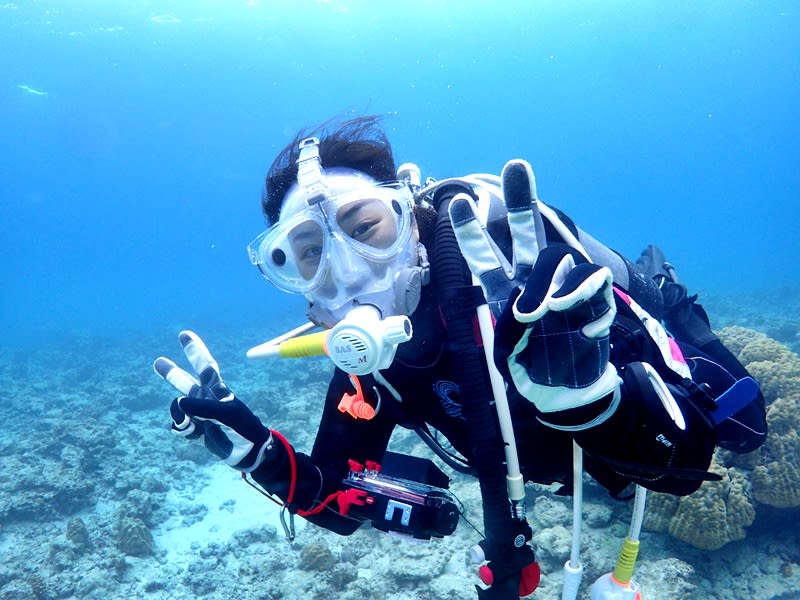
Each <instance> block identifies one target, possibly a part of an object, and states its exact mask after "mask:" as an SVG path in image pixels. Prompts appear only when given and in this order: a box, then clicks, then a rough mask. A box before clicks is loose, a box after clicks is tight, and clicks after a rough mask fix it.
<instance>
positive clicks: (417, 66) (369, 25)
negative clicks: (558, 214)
mask: <svg viewBox="0 0 800 600" xmlns="http://www.w3.org/2000/svg"><path fill="white" fill-rule="evenodd" d="M799 25H800V5H798V4H797V3H796V2H793V1H757V2H755V1H754V2H745V1H740V0H733V1H732V0H724V1H713V2H705V1H704V2H657V1H645V0H637V1H628V2H622V1H615V2H611V1H605V2H599V1H595V2H585V1H566V2H540V1H530V0H521V1H514V2H510V1H506V2H503V1H495V2H486V3H479V2H468V1H466V0H464V1H460V2H459V1H453V0H449V1H437V2H433V1H405V2H388V1H387V2H369V1H366V0H364V1H358V2H357V1H337V0H330V1H328V2H314V1H311V0H293V1H291V2H289V1H288V0H287V1H285V2H277V1H264V0H261V1H258V0H253V1H251V2H244V1H233V0H230V1H222V0H219V1H215V2H212V1H209V0H206V1H203V2H200V1H197V0H191V1H189V0H185V1H181V2H178V1H165V2H155V1H149V2H138V1H137V2H132V1H131V2H108V3H101V2H89V1H81V2H76V1H69V2H67V1H61V2H56V1H38V2H34V1H29V2H24V1H18V2H15V3H12V2H9V3H5V4H3V5H2V6H0V55H1V56H2V59H3V60H2V61H0V107H2V110H0V131H2V135H0V226H1V227H2V233H3V236H2V243H0V282H2V283H1V284H0V285H2V288H0V289H1V290H2V291H0V332H2V341H1V343H3V344H7V343H10V344H16V343H24V342H26V341H28V340H37V339H41V338H42V336H52V335H61V334H63V333H64V332H75V331H82V332H88V333H91V334H94V335H110V336H119V335H124V334H127V333H129V332H132V331H147V330H157V329H158V328H160V327H163V326H170V327H172V326H191V327H195V328H198V329H200V330H202V328H203V327H204V326H210V325H211V324H214V325H217V324H224V325H233V326H236V325H240V324H249V325H254V326H256V327H263V328H264V330H265V333H266V332H270V333H272V329H274V328H275V322H276V321H288V320H292V319H294V320H296V321H298V322H300V321H301V320H302V312H303V310H302V302H300V301H299V299H297V298H290V297H287V296H285V295H283V294H281V293H279V292H277V291H275V290H273V289H271V288H270V287H269V285H268V284H267V283H266V282H264V281H263V280H262V279H261V278H260V276H259V275H258V274H257V272H256V270H255V269H253V268H252V267H251V266H250V265H249V262H248V260H247V256H246V253H245V246H246V244H247V243H248V242H249V241H250V240H251V239H252V238H253V237H255V236H256V235H257V234H258V233H259V232H260V231H261V230H262V229H263V221H262V218H261V215H260V210H259V195H260V191H261V185H262V181H263V176H264V174H265V172H266V169H267V167H268V166H269V164H270V163H271V161H272V158H273V157H274V155H275V154H276V152H277V151H278V150H279V149H280V148H282V147H283V146H284V145H285V144H286V143H287V142H288V140H289V139H291V137H292V136H293V135H294V133H295V131H296V130H297V129H298V128H300V127H303V126H305V125H310V124H315V123H318V122H320V121H323V120H325V119H328V118H330V117H332V116H335V115H350V114H354V113H380V114H385V115H386V121H385V124H386V126H387V128H388V130H389V131H390V133H391V137H392V140H393V142H394V147H395V153H396V156H397V158H398V162H403V161H413V162H416V163H418V164H419V165H420V166H421V168H422V170H423V173H424V175H426V176H427V175H431V176H436V177H443V176H451V175H459V174H466V173H469V172H475V171H488V172H495V173H497V172H499V171H500V169H501V168H502V166H503V163H504V162H505V161H506V160H508V159H510V158H514V157H524V158H527V159H528V160H530V161H531V163H532V164H533V166H534V169H535V170H536V173H537V177H538V187H539V193H540V196H541V197H542V199H543V200H545V201H546V202H549V203H551V204H554V205H556V206H559V207H560V208H562V209H564V210H565V211H566V212H568V213H569V214H570V215H571V216H572V217H573V218H574V219H575V220H576V221H577V222H578V223H579V224H580V225H581V226H582V227H584V228H585V229H587V230H588V231H590V232H591V233H593V234H594V235H595V236H596V237H598V238H599V239H601V240H603V241H605V242H606V243H608V244H609V245H611V246H612V247H614V248H617V249H618V250H620V251H622V252H624V253H627V254H629V255H633V256H634V257H635V256H636V255H637V254H638V252H639V251H640V250H641V248H642V247H644V246H645V245H646V244H647V243H649V242H657V243H659V244H660V245H661V246H662V247H664V249H665V250H666V251H667V255H668V258H670V259H671V261H672V262H673V263H675V264H676V265H677V267H678V271H679V274H680V275H681V276H682V278H683V279H684V280H686V281H687V282H688V283H690V285H691V286H692V287H693V288H699V289H706V290H713V291H717V292H725V293H737V292H739V291H742V292H746V291H750V290H754V289H758V288H763V287H767V288H770V287H773V286H778V285H779V284H780V285H782V286H783V285H785V284H787V283H788V284H790V285H795V286H797V285H800V267H798V264H797V260H796V253H797V250H796V241H795V234H796V231H797V227H798V222H800V218H799V217H800V210H799V209H798V200H800V197H799V196H800V193H799V192H798V190H799V189H800V185H799V184H800V151H799V150H798V148H799V147H800V146H799V145H798V143H797V140H798V139H799V138H800V123H799V122H798V107H800V35H798V30H800V27H798V26H799Z"/></svg>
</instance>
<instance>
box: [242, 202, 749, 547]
mask: <svg viewBox="0 0 800 600" xmlns="http://www.w3.org/2000/svg"><path fill="white" fill-rule="evenodd" d="M559 214H560V213H559ZM560 216H561V217H562V220H563V221H564V222H565V223H567V224H568V225H569V227H570V229H571V230H573V231H575V232H577V231H578V230H577V228H575V227H574V225H573V224H572V223H571V221H569V219H568V218H566V217H564V216H563V215H560ZM547 237H548V244H557V243H563V241H562V240H561V239H560V237H559V235H558V234H557V233H556V232H555V231H554V230H552V228H548V229H547ZM423 242H427V243H426V247H428V248H429V249H431V248H433V244H432V242H431V240H425V239H423ZM610 255H611V253H610V252H609V256H610ZM614 256H616V255H614ZM592 258H593V260H595V262H598V263H600V264H604V263H603V260H602V258H603V256H593V257H592ZM598 259H599V260H598ZM617 260H619V258H618V257H617ZM431 262H432V273H431V279H432V283H431V284H430V285H428V286H426V287H425V288H424V289H423V294H422V299H421V302H420V305H419V307H418V308H417V309H416V310H415V311H414V313H413V314H412V315H411V317H410V318H411V321H412V324H413V330H414V335H413V338H412V340H411V341H410V342H407V343H404V344H401V345H400V346H399V347H398V349H397V354H396V357H395V360H394V362H393V363H392V365H391V367H390V368H389V369H387V370H384V371H382V376H383V377H384V378H385V380H386V381H387V382H388V383H389V384H390V385H391V386H392V387H393V388H394V394H396V395H399V396H400V398H401V400H400V401H398V400H397V399H396V398H395V396H394V394H393V391H390V390H389V389H387V387H385V386H384V385H381V384H380V383H378V382H377V381H376V380H375V379H374V378H373V377H372V376H366V377H361V378H360V380H361V383H362V387H363V389H364V392H365V394H367V398H368V400H369V402H370V403H371V404H373V405H377V403H378V397H377V395H380V409H379V410H378V412H377V414H376V416H375V417H374V418H373V419H372V420H369V421H365V420H361V419H358V420H357V419H355V418H353V417H352V416H350V415H349V414H347V413H342V412H340V411H339V410H338V408H337V406H338V404H339V401H340V399H341V398H342V395H343V394H345V393H353V392H354V391H355V390H354V387H353V385H352V384H351V382H350V380H349V377H348V375H347V374H346V373H344V372H343V371H341V370H338V369H337V370H336V371H335V373H334V375H333V378H332V380H331V382H330V385H329V388H328V392H327V397H326V400H325V406H324V409H323V412H322V418H321V421H320V424H319V428H318V431H317V436H316V441H315V443H314V447H313V450H312V451H311V454H310V455H306V454H302V453H299V452H298V453H296V455H295V461H294V464H295V465H296V466H295V467H294V472H295V474H294V477H295V491H294V498H293V501H292V503H291V506H290V510H298V509H299V510H307V509H309V508H311V507H312V506H313V505H314V504H315V503H319V502H321V501H322V500H324V499H325V498H326V497H328V495H329V494H331V493H333V492H335V491H337V490H339V489H341V487H342V486H341V482H342V480H343V478H344V477H345V476H346V475H347V473H348V470H349V467H348V460H349V459H353V460H356V461H358V462H360V463H362V464H363V463H365V462H366V461H368V460H370V461H377V462H380V461H381V459H382V457H383V455H384V452H385V450H386V448H387V445H388V443H389V438H390V436H391V435H392V432H393V430H394V428H395V427H397V426H398V425H401V426H414V425H417V424H421V423H424V424H427V425H428V426H430V427H431V428H433V429H435V430H437V431H438V432H439V433H440V434H441V435H442V436H443V437H445V438H446V439H447V441H448V442H449V443H450V444H451V445H452V446H453V448H455V450H457V451H458V452H459V453H460V454H462V455H463V456H464V457H465V458H466V459H468V460H469V459H470V458H471V455H472V450H471V447H470V442H469V437H468V432H467V426H466V422H465V420H464V419H463V417H462V407H461V404H460V394H459V389H458V384H457V382H458V381H459V380H460V376H461V374H460V373H459V372H458V369H459V356H460V352H462V351H474V350H475V348H474V347H473V348H471V349H465V348H454V347H452V346H451V344H450V342H449V339H450V337H449V335H448V329H447V323H446V322H445V320H444V318H443V316H442V315H443V311H442V307H441V300H440V297H439V296H440V294H439V293H438V292H437V290H436V285H435V282H436V278H437V273H436V270H435V264H436V263H435V261H433V260H432V261H431ZM627 264H628V265H630V263H629V262H627ZM612 270H613V269H612ZM464 277H465V285H468V282H469V279H468V272H467V271H466V266H464ZM632 295H633V296H634V298H636V299H637V300H638V301H639V302H640V304H642V305H644V306H645V307H647V298H646V296H647V294H642V295H640V297H637V296H636V294H635V293H632ZM477 339H478V336H477V334H476V340H477ZM477 343H479V341H478V342H476V344H477ZM482 364H483V367H484V369H485V361H484V362H482ZM486 393H487V394H489V393H490V392H489V391H488V389H487V392H486ZM622 393H623V394H624V393H626V392H625V390H624V388H623V390H622ZM509 406H510V409H511V412H512V417H513V421H514V430H515V435H516V440H517V447H518V452H519V461H520V468H521V470H522V473H523V476H524V477H525V479H526V480H528V481H536V482H539V483H545V484H549V483H554V482H560V483H564V484H569V483H570V480H571V476H572V471H571V464H572V462H571V461H572V437H571V435H570V434H569V433H565V432H562V431H558V430H555V429H552V428H550V427H546V426H544V425H542V424H541V423H540V422H539V421H538V420H537V419H536V415H537V411H536V409H535V408H534V406H533V405H532V404H531V403H530V402H528V401H527V400H525V399H524V398H522V397H520V396H519V395H518V394H517V393H516V392H515V390H513V389H510V390H509ZM762 414H763V409H762ZM276 453H277V456H276V457H275V458H273V459H272V460H269V461H267V462H265V464H264V465H263V466H262V467H260V468H259V469H258V470H257V471H256V472H254V473H253V474H252V475H253V478H254V479H255V480H256V481H257V482H259V483H260V484H261V485H262V486H263V487H264V488H265V489H267V490H269V491H270V492H272V493H274V494H277V495H278V496H280V497H281V498H283V499H284V500H285V499H286V498H287V495H288V492H289V487H290V481H291V479H292V477H293V475H292V470H293V468H292V465H291V461H290V460H289V458H288V455H287V452H286V449H285V448H283V447H282V446H281V445H280V444H277V448H276ZM586 468H587V471H588V472H589V473H591V474H592V475H593V476H594V477H595V478H596V479H598V480H599V481H600V482H601V483H603V484H604V485H606V487H608V488H609V489H612V490H613V491H614V492H618V491H620V489H621V488H622V487H624V486H625V485H626V484H627V481H626V480H624V479H619V478H617V477H615V476H614V474H613V473H611V472H609V471H608V469H606V468H605V467H604V466H603V465H598V464H596V463H594V462H593V461H592V459H591V457H587V463H586ZM307 519H308V520H310V521H311V522H314V523H316V524H318V525H320V526H323V527H325V528H328V529H331V530H333V531H336V532H338V533H342V534H349V533H352V532H353V531H355V529H357V528H358V526H359V525H360V522H358V521H355V520H352V519H348V518H345V517H342V516H340V515H339V514H338V513H337V511H336V510H335V505H334V507H333V508H332V509H330V510H324V511H322V512H320V513H319V514H316V515H313V516H310V517H307Z"/></svg>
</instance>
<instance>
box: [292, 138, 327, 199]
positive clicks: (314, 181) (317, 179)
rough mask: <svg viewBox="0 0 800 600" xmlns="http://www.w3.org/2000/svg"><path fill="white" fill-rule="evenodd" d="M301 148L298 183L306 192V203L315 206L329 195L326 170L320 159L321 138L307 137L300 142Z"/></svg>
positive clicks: (298, 161) (298, 160)
mask: <svg viewBox="0 0 800 600" xmlns="http://www.w3.org/2000/svg"><path fill="white" fill-rule="evenodd" d="M299 148H300V156H299V157H298V158H297V184H298V185H299V186H300V188H301V189H302V190H303V192H304V193H305V196H306V203H307V204H308V205H309V206H313V205H314V204H319V203H320V202H322V201H323V200H325V199H326V198H327V197H328V186H327V185H326V183H325V172H324V171H323V170H322V162H321V161H320V159H319V139H317V138H315V137H310V138H306V139H304V140H302V141H301V142H300V145H299Z"/></svg>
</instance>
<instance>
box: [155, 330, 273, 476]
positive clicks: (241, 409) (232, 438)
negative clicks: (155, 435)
mask: <svg viewBox="0 0 800 600" xmlns="http://www.w3.org/2000/svg"><path fill="white" fill-rule="evenodd" d="M178 339H179V340H180V343H181V345H182V346H183V351H184V353H185V354H186V358H188V359H189V363H190V364H191V365H192V369H193V370H194V372H195V373H196V374H197V376H196V377H195V376H194V375H192V374H190V373H188V372H186V371H184V370H183V369H181V368H180V367H179V366H177V365H176V364H175V363H174V362H173V361H172V360H170V359H168V358H165V357H163V356H161V357H159V358H157V359H156V360H155V362H154V363H153V368H154V369H155V371H156V373H158V374H159V375H160V376H161V377H163V378H164V379H165V380H166V381H167V382H168V383H170V384H171V385H172V386H173V387H174V388H175V389H177V390H178V391H179V392H181V394H183V396H180V397H179V398H176V399H175V400H173V401H172V404H171V406H170V415H171V417H172V431H173V432H175V433H176V434H177V435H180V436H183V437H186V438H189V439H197V438H200V437H202V438H203V442H204V443H205V446H206V448H208V449H209V450H210V451H211V452H212V453H213V454H215V455H216V456H217V457H219V458H221V459H222V460H223V461H225V464H227V465H229V466H231V467H233V468H234V469H237V470H239V471H243V472H246V473H249V472H251V471H253V470H255V469H256V468H257V467H258V466H259V465H261V463H263V462H264V460H265V459H266V458H268V455H269V451H270V450H271V449H272V433H271V432H270V430H269V429H267V428H266V427H264V425H263V424H262V423H261V421H260V420H259V419H258V417H256V416H255V415H254V414H253V413H252V411H251V410H250V409H249V408H248V407H247V406H246V405H245V404H244V403H242V402H241V401H239V400H238V399H236V397H235V396H234V395H233V392H231V391H230V390H229V389H228V387H227V386H226V385H225V383H224V382H223V381H222V377H221V376H220V372H219V366H218V365H217V361H215V360H214V358H213V357H212V356H211V353H210V352H209V351H208V348H207V347H206V345H205V343H203V340H201V339H200V337H198V335H197V334H195V333H194V332H191V331H182V332H181V333H180V335H179V336H178Z"/></svg>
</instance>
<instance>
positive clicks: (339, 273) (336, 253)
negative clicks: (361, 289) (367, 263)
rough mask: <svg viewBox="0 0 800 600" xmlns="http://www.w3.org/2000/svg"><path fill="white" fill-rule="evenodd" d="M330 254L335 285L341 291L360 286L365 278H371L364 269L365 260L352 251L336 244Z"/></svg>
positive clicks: (332, 277)
mask: <svg viewBox="0 0 800 600" xmlns="http://www.w3.org/2000/svg"><path fill="white" fill-rule="evenodd" d="M332 246H333V247H332V248H331V252H330V273H331V279H332V280H333V283H334V284H335V285H336V286H337V287H338V288H339V289H345V290H346V289H347V288H350V287H353V286H354V285H356V284H358V283H359V282H360V280H361V278H363V277H367V276H369V272H368V271H367V272H365V270H364V268H363V266H364V265H363V263H364V259H363V258H361V257H360V256H358V255H357V254H355V253H354V252H353V251H352V250H350V249H348V248H346V247H343V244H341V243H334V244H333V245H332Z"/></svg>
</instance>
